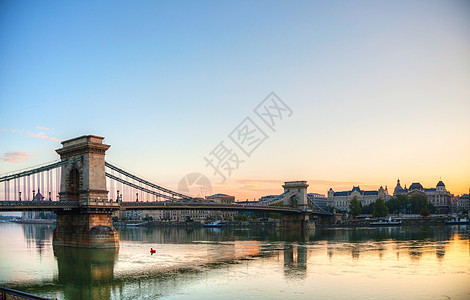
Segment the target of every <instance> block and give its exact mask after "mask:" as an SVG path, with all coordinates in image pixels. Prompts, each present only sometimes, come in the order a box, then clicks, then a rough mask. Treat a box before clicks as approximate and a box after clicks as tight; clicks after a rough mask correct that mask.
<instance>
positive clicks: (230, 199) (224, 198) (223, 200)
mask: <svg viewBox="0 0 470 300" xmlns="http://www.w3.org/2000/svg"><path fill="white" fill-rule="evenodd" d="M206 200H208V201H214V202H215V203H218V204H233V203H234V202H235V197H234V196H229V195H225V194H215V195H212V196H206Z"/></svg>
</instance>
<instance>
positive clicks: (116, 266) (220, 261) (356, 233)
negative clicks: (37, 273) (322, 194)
mask: <svg viewBox="0 0 470 300" xmlns="http://www.w3.org/2000/svg"><path fill="white" fill-rule="evenodd" d="M2 226H3V225H2ZM7 226H16V227H18V229H20V226H21V228H23V233H24V237H25V239H24V240H25V247H28V248H29V249H36V250H37V252H36V254H34V252H33V253H31V251H29V252H30V254H29V255H28V256H25V257H24V258H23V259H24V260H25V261H27V260H28V259H34V257H32V258H31V257H30V256H31V255H33V256H34V255H37V256H40V257H41V256H42V257H43V260H45V261H46V260H47V259H44V258H47V255H51V254H53V257H55V259H56V261H57V271H56V275H55V276H54V280H52V281H48V280H47V279H45V280H42V281H40V282H38V283H37V284H34V283H31V282H29V283H25V284H24V285H21V283H20V284H19V285H17V286H11V287H14V288H15V287H16V288H18V289H20V290H24V291H26V292H30V293H35V294H40V295H44V296H50V297H58V298H64V297H65V298H66V299H119V298H127V299H128V298H133V297H139V296H140V295H147V296H148V297H150V298H152V297H159V296H162V295H172V294H175V293H179V292H180V291H182V290H186V288H187V287H194V286H195V285H196V286H197V285H200V284H201V282H202V283H203V282H205V281H208V282H210V281H211V280H219V281H220V280H228V281H230V280H238V279H235V278H232V279H226V276H230V275H228V274H231V275H232V276H233V274H235V275H238V276H240V277H243V274H245V272H254V271H255V270H256V269H257V268H258V267H259V268H260V269H259V272H260V273H259V274H256V276H264V275H261V274H265V275H266V276H267V277H269V276H273V275H272V274H273V272H276V270H280V271H281V272H282V274H283V276H282V277H283V278H284V280H286V281H288V282H295V283H296V284H297V282H298V283H301V282H307V281H308V282H310V281H309V280H311V279H312V277H315V276H320V275H319V274H318V273H319V272H326V273H325V276H327V275H328V272H331V270H334V272H342V271H341V270H343V268H346V269H348V268H349V266H355V268H356V267H359V268H361V265H368V266H369V267H370V266H371V265H374V262H377V263H378V262H380V264H383V265H387V263H390V264H391V265H394V264H397V263H398V262H399V261H402V263H401V264H409V262H414V263H413V264H411V265H415V266H419V265H420V264H423V263H421V261H424V265H426V264H428V265H429V263H430V261H431V262H432V263H433V264H440V263H441V261H446V263H449V261H451V264H452V263H453V261H452V259H454V257H455V253H453V254H451V255H450V257H449V258H447V257H446V255H447V254H446V253H447V252H448V251H455V250H456V248H455V246H456V245H460V246H462V245H463V246H464V247H465V245H466V247H467V248H468V247H469V243H468V229H467V228H466V227H452V226H447V227H443V226H434V227H419V228H418V227H417V228H407V230H403V229H400V228H375V229H340V230H315V231H310V232H308V233H306V234H301V233H300V232H299V231H287V230H275V229H262V228H256V229H249V230H246V229H209V230H208V229H205V228H153V229H152V228H132V229H120V230H119V234H120V239H121V241H122V247H121V248H120V249H119V251H117V250H116V249H83V248H71V247H53V248H52V236H51V233H52V228H51V227H47V226H44V225H16V224H11V225H7ZM0 230H1V226H0ZM20 230H21V229H20ZM0 236H1V235H0ZM460 239H462V241H460ZM459 241H460V242H459ZM38 245H40V246H38ZM151 246H153V247H156V248H157V249H158V252H157V254H156V255H154V256H150V253H148V250H149V249H150V247H151ZM460 246H459V247H460ZM469 250H470V248H469V249H467V257H470V253H468V252H469ZM391 255H392V256H394V255H395V257H396V259H393V258H392V260H393V262H391V261H390V256H391ZM254 258H255V259H254ZM253 259H254V260H253ZM328 260H329V261H330V263H328ZM382 260H383V261H384V262H382ZM245 265H246V267H245ZM339 265H341V266H342V267H341V270H339V269H337V268H336V267H335V266H339ZM256 266H258V267H256ZM20 267H25V268H27V267H28V266H27V263H24V264H23V265H21V266H20ZM433 272H434V271H433ZM275 274H279V273H275ZM0 275H1V274H0ZM335 276H339V274H337V275H335ZM214 278H216V279H214ZM19 281H21V280H19ZM255 281H256V280H255ZM3 282H5V279H4V278H3V277H1V278H0V283H2V284H3ZM7 283H8V282H7ZM257 283H258V284H262V283H261V282H258V281H257ZM296 284H295V285H296ZM209 285H210V284H209ZM7 286H8V285H7ZM208 288H211V287H208Z"/></svg>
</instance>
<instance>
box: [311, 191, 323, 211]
mask: <svg viewBox="0 0 470 300" xmlns="http://www.w3.org/2000/svg"><path fill="white" fill-rule="evenodd" d="M307 201H308V203H309V204H312V205H313V206H314V207H316V208H319V209H320V210H326V209H327V206H328V198H327V197H326V196H325V195H322V194H318V193H308V194H307Z"/></svg>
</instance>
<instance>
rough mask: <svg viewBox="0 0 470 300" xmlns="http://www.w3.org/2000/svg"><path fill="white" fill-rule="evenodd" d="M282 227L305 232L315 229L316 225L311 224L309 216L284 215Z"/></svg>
mask: <svg viewBox="0 0 470 300" xmlns="http://www.w3.org/2000/svg"><path fill="white" fill-rule="evenodd" d="M282 227H284V228H289V229H299V230H304V229H309V228H310V227H315V223H310V222H309V216H308V215H307V214H299V215H284V216H282Z"/></svg>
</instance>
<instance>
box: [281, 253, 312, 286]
mask: <svg viewBox="0 0 470 300" xmlns="http://www.w3.org/2000/svg"><path fill="white" fill-rule="evenodd" d="M307 252H308V251H307V248H306V247H305V245H286V246H285V247H284V274H285V276H286V277H287V278H289V279H297V278H300V279H302V278H305V277H306V274H307V257H308V255H307Z"/></svg>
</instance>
